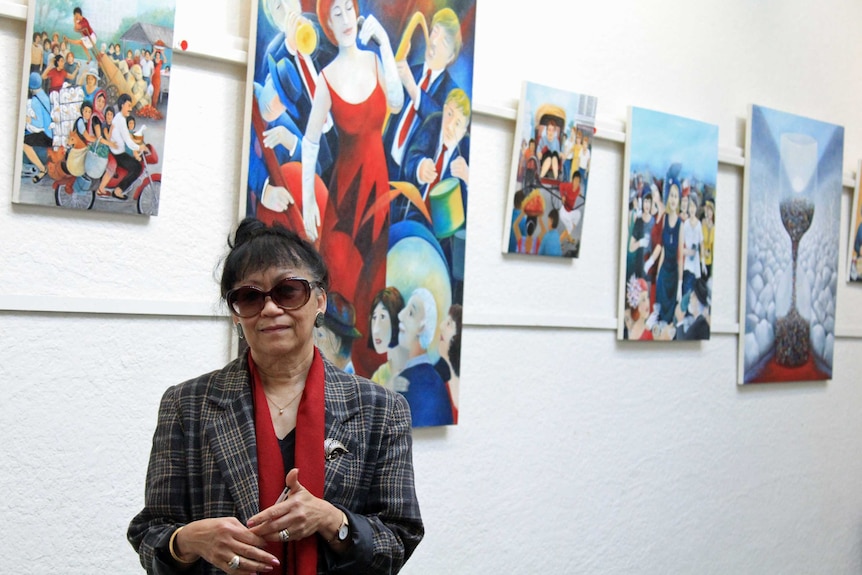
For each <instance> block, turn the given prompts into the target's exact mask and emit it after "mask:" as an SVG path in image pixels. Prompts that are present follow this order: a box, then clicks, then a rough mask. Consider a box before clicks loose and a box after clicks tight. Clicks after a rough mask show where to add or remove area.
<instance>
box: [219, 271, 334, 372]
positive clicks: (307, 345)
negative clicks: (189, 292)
mask: <svg viewBox="0 0 862 575" xmlns="http://www.w3.org/2000/svg"><path fill="white" fill-rule="evenodd" d="M289 277H298V278H304V279H307V280H309V281H315V280H316V279H317V278H314V277H312V276H311V273H310V272H309V271H308V270H307V269H306V268H304V267H300V268H292V267H281V266H275V267H271V268H269V269H267V270H265V271H262V272H255V273H252V274H249V275H248V276H247V277H245V278H243V279H242V280H241V281H238V282H237V283H236V284H235V285H234V286H233V287H234V288H238V287H240V286H247V285H250V286H255V287H258V288H260V289H262V290H264V291H267V290H270V289H272V288H273V286H275V284H277V283H278V282H280V281H281V280H283V279H285V278H289ZM325 311H326V295H325V294H324V293H323V291H322V290H320V289H319V288H312V290H311V297H310V298H308V301H307V302H306V303H305V305H304V306H302V307H300V308H299V309H295V310H289V311H288V310H285V309H282V308H280V307H278V306H277V305H276V304H275V303H274V302H273V301H272V298H271V297H268V298H266V302H265V304H264V306H263V309H262V310H260V313H258V314H257V315H255V316H252V317H246V318H242V317H236V316H233V319H234V321H235V322H239V323H240V324H241V325H242V329H243V332H244V333H245V340H246V342H247V343H248V346H249V347H250V348H251V352H252V356H253V357H254V359H255V361H257V362H259V363H269V362H273V361H276V360H278V359H279V358H282V357H283V358H285V359H287V358H290V357H291V356H293V357H302V356H303V354H308V353H311V351H312V349H313V347H314V338H313V331H314V318H315V316H317V314H318V312H325Z"/></svg>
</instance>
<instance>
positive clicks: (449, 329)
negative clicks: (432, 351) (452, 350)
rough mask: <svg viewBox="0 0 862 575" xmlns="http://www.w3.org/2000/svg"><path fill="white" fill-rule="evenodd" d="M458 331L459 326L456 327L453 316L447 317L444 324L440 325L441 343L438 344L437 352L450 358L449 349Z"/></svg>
mask: <svg viewBox="0 0 862 575" xmlns="http://www.w3.org/2000/svg"><path fill="white" fill-rule="evenodd" d="M457 331H458V326H457V325H455V320H454V319H452V316H451V315H447V316H446V319H445V320H443V323H441V324H440V342H439V343H438V344H437V351H438V352H439V353H440V355H441V356H442V357H447V358H448V357H449V347H450V346H451V345H452V338H453V337H455V334H456V332H457Z"/></svg>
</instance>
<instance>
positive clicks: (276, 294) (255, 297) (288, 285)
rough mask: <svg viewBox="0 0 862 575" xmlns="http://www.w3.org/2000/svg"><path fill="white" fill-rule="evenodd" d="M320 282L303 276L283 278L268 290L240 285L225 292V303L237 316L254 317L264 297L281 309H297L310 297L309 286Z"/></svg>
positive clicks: (315, 285) (260, 307)
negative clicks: (311, 280)
mask: <svg viewBox="0 0 862 575" xmlns="http://www.w3.org/2000/svg"><path fill="white" fill-rule="evenodd" d="M318 286H320V282H316V281H315V282H310V281H308V280H307V279H303V278H285V279H283V280H281V281H280V282H278V283H277V284H275V286H273V288H272V289H271V290H269V291H263V290H262V289H260V288H259V287H255V286H240V287H238V288H235V289H232V290H230V291H229V292H227V298H226V299H227V304H228V305H229V306H230V309H231V310H233V313H235V314H236V315H238V316H239V317H254V316H256V315H257V314H259V313H260V312H261V310H262V309H263V306H265V305H266V298H267V297H270V298H272V301H273V303H275V305H277V306H278V307H280V308H281V309H283V310H287V311H291V310H294V309H299V308H301V307H302V306H304V305H305V304H307V303H308V300H309V298H311V288H312V287H318Z"/></svg>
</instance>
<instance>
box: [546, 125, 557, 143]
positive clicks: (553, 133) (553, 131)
mask: <svg viewBox="0 0 862 575" xmlns="http://www.w3.org/2000/svg"><path fill="white" fill-rule="evenodd" d="M546 134H547V136H548V139H549V140H551V141H553V140H556V139H557V138H559V137H560V129H559V128H558V127H557V125H556V124H548V127H547V132H546Z"/></svg>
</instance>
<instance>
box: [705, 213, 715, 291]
mask: <svg viewBox="0 0 862 575" xmlns="http://www.w3.org/2000/svg"><path fill="white" fill-rule="evenodd" d="M702 227H703V263H704V264H706V277H707V278H710V277H712V247H713V246H714V245H715V204H714V203H713V202H712V200H706V202H704V204H703V224H702Z"/></svg>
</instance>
